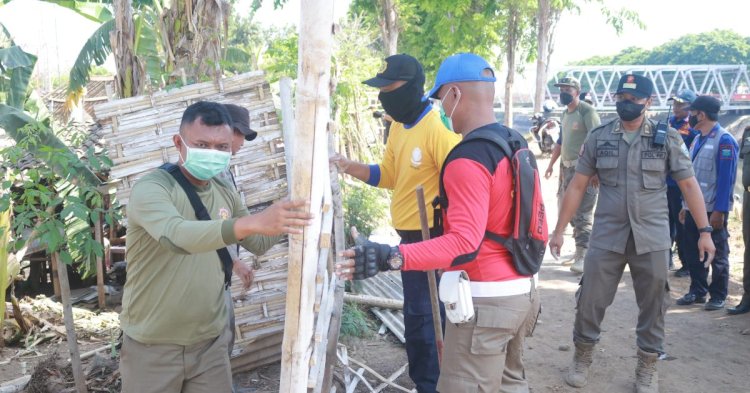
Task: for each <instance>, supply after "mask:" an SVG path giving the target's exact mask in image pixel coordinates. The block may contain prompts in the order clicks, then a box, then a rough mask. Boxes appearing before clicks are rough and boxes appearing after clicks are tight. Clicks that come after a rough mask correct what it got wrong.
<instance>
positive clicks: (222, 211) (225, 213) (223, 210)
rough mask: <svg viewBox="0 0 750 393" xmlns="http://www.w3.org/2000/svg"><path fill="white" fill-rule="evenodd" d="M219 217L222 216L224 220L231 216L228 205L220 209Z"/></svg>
mask: <svg viewBox="0 0 750 393" xmlns="http://www.w3.org/2000/svg"><path fill="white" fill-rule="evenodd" d="M219 217H220V218H221V219H222V220H228V219H229V217H231V216H230V215H229V209H227V208H226V207H222V208H221V209H219Z"/></svg>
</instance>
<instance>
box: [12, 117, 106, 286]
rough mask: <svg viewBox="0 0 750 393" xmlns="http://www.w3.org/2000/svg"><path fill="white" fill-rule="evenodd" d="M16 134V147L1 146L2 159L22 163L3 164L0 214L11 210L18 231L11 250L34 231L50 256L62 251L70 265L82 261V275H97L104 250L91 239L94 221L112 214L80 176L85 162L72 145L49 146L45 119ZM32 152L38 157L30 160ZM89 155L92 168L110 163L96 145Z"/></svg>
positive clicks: (62, 255) (102, 166) (94, 188)
mask: <svg viewBox="0 0 750 393" xmlns="http://www.w3.org/2000/svg"><path fill="white" fill-rule="evenodd" d="M16 132H17V135H18V140H17V143H16V145H14V146H11V147H7V148H4V149H2V150H0V160H1V161H2V162H10V163H19V164H18V165H13V166H10V167H7V168H5V169H6V178H5V180H4V181H3V183H2V185H1V187H0V194H2V196H0V212H5V211H11V210H12V212H13V215H14V219H13V225H12V230H13V232H14V233H15V234H16V235H17V236H16V237H15V238H14V239H13V240H12V241H11V245H10V247H9V248H10V249H11V250H18V249H20V248H22V247H23V246H24V244H25V243H26V242H27V241H29V240H31V239H27V238H24V237H23V236H22V235H23V234H28V233H30V232H34V233H35V235H34V236H35V238H37V239H39V240H40V244H42V245H44V247H45V249H46V251H47V253H48V254H51V253H55V252H59V253H60V257H61V259H62V260H63V261H64V262H65V263H68V264H70V263H72V262H73V261H77V262H82V264H81V268H80V270H81V272H82V273H83V275H84V276H88V275H91V274H93V273H94V272H95V264H94V262H95V258H96V257H97V256H100V257H101V256H102V255H103V252H104V250H103V248H102V245H101V244H100V243H99V242H97V241H96V240H95V239H94V238H93V233H92V231H91V223H92V222H94V221H95V220H98V218H99V217H100V215H102V214H107V215H109V213H110V212H106V211H105V210H104V209H103V200H102V196H101V194H99V192H98V191H97V189H96V185H90V184H88V183H86V182H81V181H80V180H79V179H77V178H76V175H77V174H80V173H82V172H84V171H86V170H87V169H86V166H85V163H84V162H83V161H81V159H80V158H79V157H78V156H77V155H76V154H75V153H73V152H72V151H71V150H70V149H67V148H65V147H62V148H61V147H53V146H50V145H45V144H44V143H43V141H44V138H43V137H41V136H42V135H44V134H46V133H49V132H50V131H49V130H48V129H47V128H46V126H45V125H44V124H43V123H39V122H33V121H32V122H29V123H27V124H26V125H25V126H23V127H21V128H19V129H17V130H16ZM71 132H72V131H71ZM78 138H79V139H80V138H83V136H78ZM30 151H33V152H35V154H34V156H33V158H35V159H37V160H40V161H30V160H29V159H30V158H31V157H30V156H29V155H28V152H30ZM85 155H86V158H87V161H88V162H90V163H91V165H92V167H95V168H98V169H101V170H103V169H106V168H107V167H109V166H110V165H111V164H112V163H111V162H110V160H109V158H108V157H106V156H105V155H97V154H96V153H95V152H94V150H93V149H89V150H88V151H87V152H86V153H85ZM21 163H25V164H24V165H21Z"/></svg>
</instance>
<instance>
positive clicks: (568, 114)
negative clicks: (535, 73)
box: [545, 77, 601, 273]
mask: <svg viewBox="0 0 750 393" xmlns="http://www.w3.org/2000/svg"><path fill="white" fill-rule="evenodd" d="M555 86H557V87H559V88H560V103H562V104H563V105H565V106H566V107H567V109H566V110H564V111H563V113H562V119H561V121H560V128H561V130H562V132H561V133H560V137H559V138H558V140H557V144H556V145H555V147H554V149H553V151H552V157H551V159H550V161H549V166H548V167H547V172H546V173H545V177H547V178H549V177H550V176H552V171H553V168H554V165H555V162H556V161H557V158H558V157H561V158H562V160H561V165H560V188H559V189H558V191H557V198H558V201H560V200H562V195H563V193H565V190H566V189H567V188H568V185H569V184H570V181H571V180H572V179H573V175H575V173H576V164H577V163H578V152H579V151H580V150H581V145H583V141H584V140H585V139H586V137H587V136H588V135H589V133H590V132H591V130H593V129H594V128H596V127H599V124H600V123H601V121H600V120H599V114H598V113H596V109H594V107H593V106H591V105H590V104H589V103H587V102H584V101H581V100H580V97H579V94H580V93H581V83H580V82H579V81H578V79H576V78H573V77H565V78H562V79H560V81H559V82H558V83H556V84H555ZM596 181H597V180H596V177H594V178H593V179H592V184H590V185H589V187H588V188H587V189H586V195H585V196H584V197H583V201H582V202H581V206H579V207H578V210H577V211H576V215H575V217H573V221H572V223H573V238H574V239H575V241H576V253H575V256H574V257H573V265H572V266H571V267H570V270H571V271H573V272H576V273H583V261H584V258H585V257H586V250H588V248H589V237H590V236H591V224H592V221H593V217H592V212H593V210H594V205H595V204H596V194H597V192H598V184H597V183H596Z"/></svg>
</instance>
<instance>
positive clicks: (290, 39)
mask: <svg viewBox="0 0 750 393" xmlns="http://www.w3.org/2000/svg"><path fill="white" fill-rule="evenodd" d="M267 39H268V41H267V42H268V48H267V49H266V52H265V58H264V61H263V63H262V64H261V68H263V70H265V71H266V74H267V75H266V77H267V78H268V80H269V82H272V83H273V82H277V81H278V80H279V79H281V78H282V77H284V76H288V77H290V78H292V79H297V64H298V62H297V53H298V52H299V44H298V34H297V30H296V29H295V28H294V27H291V26H289V27H286V28H282V29H271V30H269V31H268V32H267Z"/></svg>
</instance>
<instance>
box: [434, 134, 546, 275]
mask: <svg viewBox="0 0 750 393" xmlns="http://www.w3.org/2000/svg"><path fill="white" fill-rule="evenodd" d="M497 126H499V128H500V131H499V132H498V129H497V128H496V126H495V125H494V124H493V125H492V127H483V128H480V129H477V130H474V131H472V132H471V133H470V134H469V135H468V136H466V137H465V138H464V139H463V140H462V141H461V142H460V143H459V144H458V145H456V147H454V148H453V150H451V152H450V153H448V156H447V157H446V158H445V161H444V163H443V168H442V169H441V171H440V196H439V197H437V198H435V201H434V202H433V206H434V207H437V206H438V205H440V207H441V208H442V209H447V208H448V196H447V195H446V193H445V187H444V185H443V176H444V175H445V167H446V166H447V164H448V163H449V162H450V161H451V155H452V154H453V152H454V151H456V149H457V148H458V146H461V145H462V144H464V143H467V142H469V141H472V140H476V139H482V140H486V141H488V142H490V143H492V144H493V145H495V146H497V147H498V148H499V149H500V150H501V151H502V152H503V154H504V155H505V156H506V157H508V158H509V159H510V160H511V166H512V169H513V193H512V195H513V200H512V203H513V210H512V214H513V233H512V234H511V236H509V237H503V236H500V235H499V234H497V233H493V232H490V231H489V230H486V229H485V233H484V238H485V239H489V240H491V241H494V242H496V243H499V244H500V245H502V246H503V247H505V248H506V249H507V250H508V251H509V252H510V253H511V254H512V255H513V265H514V267H515V269H516V271H517V272H518V274H521V275H524V276H530V275H533V274H536V273H537V272H538V271H539V268H540V267H541V265H542V260H543V259H544V253H545V251H546V249H547V240H548V238H549V233H548V230H547V215H546V211H545V209H544V200H543V199H542V187H541V183H540V178H539V169H538V168H537V164H536V158H535V157H534V154H533V153H532V152H531V151H530V150H529V149H528V144H527V142H526V139H524V138H523V136H521V134H519V133H518V132H517V131H515V130H513V129H510V128H508V127H505V126H502V125H499V124H498V125H497ZM503 133H504V134H507V136H503V135H502V134H503ZM511 146H512V147H511ZM435 214H436V217H437V216H438V214H439V213H438V212H436V213H435ZM490 219H492V217H490ZM477 251H478V250H477ZM471 255H472V257H471V260H473V259H475V258H476V255H477V252H475V253H473V254H471ZM465 262H468V261H465Z"/></svg>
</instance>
